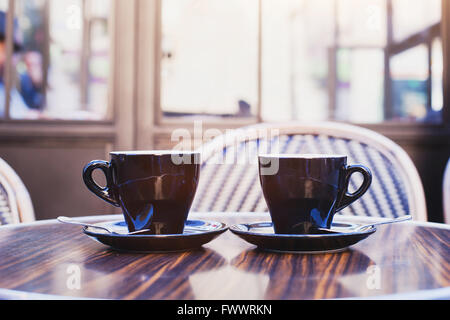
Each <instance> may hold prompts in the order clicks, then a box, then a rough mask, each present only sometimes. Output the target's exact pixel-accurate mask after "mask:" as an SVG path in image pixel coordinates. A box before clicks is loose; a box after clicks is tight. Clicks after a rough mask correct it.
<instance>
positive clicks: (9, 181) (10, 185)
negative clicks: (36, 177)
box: [0, 158, 35, 225]
mask: <svg viewBox="0 0 450 320" xmlns="http://www.w3.org/2000/svg"><path fill="white" fill-rule="evenodd" d="M34 220H35V216H34V210H33V204H32V202H31V198H30V195H29V193H28V191H27V189H26V187H25V185H24V184H23V182H22V180H21V179H20V177H19V176H18V175H17V173H16V172H15V171H14V169H13V168H11V167H10V166H9V164H8V163H6V162H5V161H4V160H3V159H1V158H0V225H5V224H12V223H22V222H32V221H34Z"/></svg>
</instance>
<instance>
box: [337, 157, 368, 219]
mask: <svg viewBox="0 0 450 320" xmlns="http://www.w3.org/2000/svg"><path fill="white" fill-rule="evenodd" d="M355 172H359V173H361V174H362V175H363V177H364V181H363V183H362V184H361V186H360V187H359V189H358V190H356V191H355V192H353V193H349V192H348V185H349V183H350V178H351V176H352V174H354V173H355ZM371 183H372V173H371V172H370V169H369V168H367V167H365V166H361V165H354V166H347V168H346V169H345V184H344V186H345V187H344V190H345V191H344V194H343V196H342V198H341V201H340V202H339V205H338V207H337V209H336V211H340V210H342V209H344V208H345V207H347V206H348V205H350V204H351V203H353V202H355V201H356V200H358V199H359V198H361V197H362V195H363V194H364V193H366V191H367V189H369V187H370V184H371Z"/></svg>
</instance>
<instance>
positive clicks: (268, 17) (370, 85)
mask: <svg viewBox="0 0 450 320" xmlns="http://www.w3.org/2000/svg"><path fill="white" fill-rule="evenodd" d="M397 1H398V0H392V3H393V12H394V16H391V15H388V14H389V11H388V1H387V0H320V1H309V0H292V1H291V0H285V1H282V2H281V1H279V2H274V1H270V0H263V1H262V3H263V9H262V12H263V16H262V18H263V19H262V21H263V30H262V35H263V37H262V38H263V51H262V57H263V60H262V89H263V90H262V116H263V119H264V120H267V121H273V120H281V121H283V120H297V119H298V120H339V121H349V122H356V123H379V122H383V121H426V122H436V121H440V119H441V112H442V111H441V110H442V105H443V90H442V74H443V73H442V69H443V56H442V44H441V40H440V34H439V25H438V24H436V23H438V22H439V21H440V11H441V8H440V2H439V1H438V2H435V1H432V2H433V3H431V2H430V7H428V1H427V0H420V1H419V0H417V1H413V2H411V3H409V2H408V3H409V6H407V2H406V1H403V2H401V3H400V2H398V3H397ZM413 6H417V7H415V8H414V9H412V10H413V16H414V17H415V14H416V13H418V12H420V10H421V9H420V8H426V9H423V10H424V12H425V14H424V16H417V19H415V18H414V19H412V18H411V16H410V18H409V19H408V20H404V21H402V23H403V25H400V24H401V23H400V22H398V21H397V22H396V21H395V12H396V11H395V10H400V9H401V10H402V11H403V14H405V16H407V15H408V14H409V11H408V10H409V8H410V7H413ZM418 8H419V9H418ZM416 11H417V12H416ZM391 19H394V23H393V28H394V30H393V31H394V33H395V32H397V29H396V28H400V30H399V31H398V32H397V34H400V33H402V32H403V36H405V35H406V34H407V33H408V35H411V32H421V36H420V37H412V38H408V39H407V40H405V41H401V42H398V41H396V42H394V43H388V35H387V30H388V27H387V26H388V22H389V21H391ZM399 23H400V24H399ZM433 24H434V25H433ZM430 25H433V27H432V28H429V27H430ZM402 28H403V29H402ZM406 31H407V32H406ZM418 48H420V49H418ZM386 61H390V64H389V65H386V64H385V62H386Z"/></svg>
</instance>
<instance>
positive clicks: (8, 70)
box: [4, 0, 15, 120]
mask: <svg viewBox="0 0 450 320" xmlns="http://www.w3.org/2000/svg"><path fill="white" fill-rule="evenodd" d="M14 13H15V3H14V0H9V1H8V12H7V19H6V37H5V44H6V61H5V70H4V72H5V74H4V80H5V114H4V116H5V119H6V120H8V119H10V118H11V117H10V115H11V112H10V104H11V89H12V88H13V70H12V65H13V64H12V59H13V50H14Z"/></svg>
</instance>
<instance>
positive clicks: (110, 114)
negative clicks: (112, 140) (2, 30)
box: [0, 0, 123, 127]
mask: <svg viewBox="0 0 450 320" xmlns="http://www.w3.org/2000/svg"><path fill="white" fill-rule="evenodd" d="M117 1H118V0H111V7H110V14H109V17H108V24H109V26H110V28H109V29H110V32H111V34H110V60H111V63H110V67H109V68H110V70H109V73H110V74H109V79H108V98H107V100H108V101H107V107H106V110H107V111H106V114H105V117H104V119H100V120H75V119H58V118H55V119H52V118H49V119H13V118H11V116H10V108H11V106H10V95H9V94H6V96H5V112H4V116H3V117H2V118H0V124H8V123H9V124H17V125H19V126H21V125H24V124H36V127H41V126H42V125H46V124H47V125H49V124H61V125H93V126H97V125H113V124H114V122H115V114H116V112H115V110H114V109H115V105H114V98H113V94H112V93H111V92H112V91H115V90H114V89H115V88H114V87H115V81H114V72H115V70H116V68H115V63H114V61H113V59H114V56H115V52H114V51H115V41H114V39H115V34H116V33H117V30H116V26H115V22H116V21H117V20H121V18H120V16H119V19H118V17H116V15H117V13H118V12H119V10H116V6H117ZM85 3H86V0H82V5H83V10H85V9H84V8H85ZM48 5H49V0H45V1H44V4H43V7H44V10H45V12H44V13H45V15H46V17H45V18H46V19H47V20H48ZM84 13H85V11H83V21H82V23H83V40H82V41H83V43H82V46H81V55H80V66H81V73H82V74H81V76H80V78H81V80H80V83H79V86H78V87H79V91H80V98H81V100H82V101H84V100H85V99H86V86H87V84H86V83H85V80H86V75H85V73H86V72H85V71H86V70H85V69H86V67H87V58H86V54H87V52H88V51H89V37H90V35H88V34H87V33H88V32H90V29H89V30H86V27H88V26H89V21H87V19H86V18H85V14H84ZM15 15H16V4H15V1H14V0H8V10H7V15H6V16H7V21H6V23H7V25H6V36H5V43H6V60H5V65H6V67H5V70H4V72H5V81H4V83H5V92H7V93H9V92H10V90H11V89H12V80H13V73H14V69H13V65H12V59H13V32H14V19H15ZM122 20H123V18H122ZM46 28H48V26H46ZM44 60H48V57H44ZM45 63H48V61H44V64H45ZM46 78H47V72H44V82H46ZM83 79H84V80H83ZM80 103H81V102H80Z"/></svg>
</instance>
